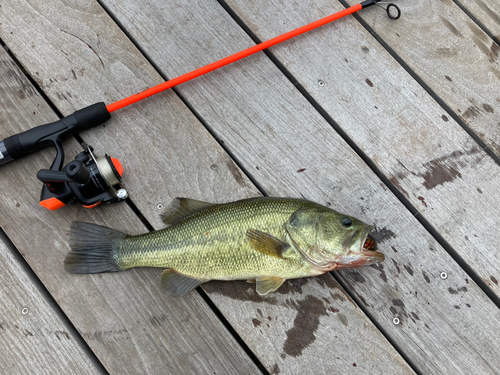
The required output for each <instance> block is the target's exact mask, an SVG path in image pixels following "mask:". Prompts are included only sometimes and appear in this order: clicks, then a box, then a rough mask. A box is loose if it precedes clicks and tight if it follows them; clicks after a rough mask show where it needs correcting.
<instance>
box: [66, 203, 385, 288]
mask: <svg viewBox="0 0 500 375" xmlns="http://www.w3.org/2000/svg"><path fill="white" fill-rule="evenodd" d="M162 219H163V221H164V222H165V223H166V224H168V225H169V226H168V227H167V228H165V229H163V230H159V231H155V232H152V233H147V234H142V235H138V236H129V235H126V234H125V233H121V232H119V231H115V230H113V229H109V228H106V227H102V226H99V225H95V224H90V223H84V222H74V223H73V224H72V226H71V233H70V247H71V252H70V253H69V254H68V255H67V256H66V259H65V261H64V266H65V269H66V271H67V272H70V273H99V272H115V271H124V270H127V269H129V268H133V267H161V268H166V270H165V271H163V273H162V276H161V286H162V290H164V291H165V292H166V293H167V294H169V295H171V296H174V297H180V296H183V295H185V294H187V293H188V292H190V291H191V290H192V289H193V288H196V287H197V286H199V285H200V284H202V283H204V282H206V281H209V280H248V281H249V282H256V289H257V292H258V293H259V294H260V295H265V294H267V293H269V292H272V291H275V290H276V289H278V288H279V287H280V286H281V285H282V284H283V282H284V281H285V280H286V279H295V278H301V277H308V276H317V275H321V274H323V273H325V272H328V271H332V270H336V269H340V268H355V267H361V266H365V265H368V264H372V263H377V262H382V261H383V260H384V255H383V254H381V253H379V252H377V251H376V249H375V248H376V244H375V242H374V240H373V239H371V238H368V233H369V232H370V231H371V230H372V229H373V227H372V226H370V225H367V224H365V223H363V222H361V221H360V220H358V219H355V218H353V217H351V216H348V215H344V214H341V213H338V212H335V211H334V210H331V209H329V208H327V207H324V206H321V205H319V204H317V203H314V202H310V201H307V200H303V199H292V198H272V197H259V198H251V199H245V200H240V201H236V202H230V203H226V204H211V203H205V202H200V201H196V200H192V199H187V198H176V199H174V201H173V202H172V203H171V204H170V206H169V207H168V208H167V209H166V210H165V212H164V214H163V215H162Z"/></svg>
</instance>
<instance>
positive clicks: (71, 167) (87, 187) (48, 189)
mask: <svg viewBox="0 0 500 375" xmlns="http://www.w3.org/2000/svg"><path fill="white" fill-rule="evenodd" d="M110 117H111V116H110V114H109V112H108V110H107V109H106V106H105V105H104V103H97V104H94V105H91V106H89V107H86V108H84V109H81V110H79V111H76V112H75V113H74V114H72V115H70V116H67V117H65V118H63V119H61V120H59V121H56V122H53V123H50V124H46V125H41V126H38V127H36V128H33V129H30V130H27V131H25V132H23V133H19V134H16V135H13V136H12V137H9V138H6V139H4V140H3V141H2V140H0V165H1V164H5V163H7V162H9V161H11V160H14V159H18V158H20V157H22V156H24V155H27V154H29V153H31V152H34V151H37V150H39V149H41V148H43V147H46V146H49V145H53V146H54V147H55V148H56V151H57V154H56V158H55V159H54V162H53V163H52V165H51V167H50V169H42V170H40V171H39V172H38V174H37V178H38V179H39V180H40V181H42V182H43V183H44V186H43V188H42V194H41V198H40V205H41V206H43V207H45V208H47V209H49V210H57V209H59V208H61V207H63V206H65V205H66V204H68V203H71V202H74V201H77V202H79V203H81V204H82V205H83V206H84V207H86V208H94V207H96V206H98V205H99V204H101V203H109V202H118V201H122V200H124V199H126V198H127V197H128V194H127V191H126V190H125V189H123V188H122V187H121V186H120V182H121V179H122V174H123V167H122V165H121V164H120V162H119V161H118V159H115V158H112V157H109V156H108V155H105V156H103V157H100V158H98V157H96V156H95V155H94V153H93V151H94V150H93V149H92V147H91V146H89V145H87V144H86V143H85V142H81V145H82V147H83V149H84V151H82V152H80V153H79V154H78V155H77V156H76V158H75V160H73V161H71V162H70V163H68V164H67V165H66V166H64V167H63V165H64V150H63V147H62V141H63V140H65V139H67V138H69V137H70V136H71V135H77V134H78V133H80V131H82V130H86V129H89V128H91V127H93V126H96V125H99V124H102V123H103V122H105V121H106V120H108V119H109V118H110Z"/></svg>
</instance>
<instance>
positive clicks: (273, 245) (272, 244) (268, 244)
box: [247, 229, 290, 259]
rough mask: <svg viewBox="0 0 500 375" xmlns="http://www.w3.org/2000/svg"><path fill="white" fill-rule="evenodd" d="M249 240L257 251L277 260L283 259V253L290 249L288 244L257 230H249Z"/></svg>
mask: <svg viewBox="0 0 500 375" xmlns="http://www.w3.org/2000/svg"><path fill="white" fill-rule="evenodd" d="M247 238H248V240H249V241H250V245H251V246H252V247H253V248H254V249H255V250H257V251H259V252H261V253H263V254H266V255H269V256H272V257H275V258H281V259H283V253H284V252H285V250H286V249H288V248H289V247H290V245H288V244H287V243H286V242H283V241H281V240H280V239H278V238H276V237H274V236H271V235H270V234H268V233H264V232H261V231H260V230H257V229H249V230H247Z"/></svg>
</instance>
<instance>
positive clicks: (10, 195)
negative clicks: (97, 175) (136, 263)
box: [0, 2, 260, 374]
mask: <svg viewBox="0 0 500 375" xmlns="http://www.w3.org/2000/svg"><path fill="white" fill-rule="evenodd" d="M20 4H21V3H20V2H17V3H16V4H11V5H13V6H14V5H20ZM32 4H33V3H32ZM8 5H9V4H2V8H1V9H2V10H3V11H6V10H7V8H9V7H8ZM44 9H48V8H44ZM30 14H31V13H30V12H28V11H27V12H25V13H22V12H20V13H16V17H13V18H9V19H10V21H11V22H13V23H15V22H17V21H20V20H22V19H24V20H29V19H30V18H29V17H30ZM4 17H5V14H2V17H1V22H2V24H3V25H4V26H5V18H4ZM38 17H40V20H42V19H43V17H42V16H41V15H40V14H38ZM35 18H36V17H35ZM19 23H20V24H21V25H22V26H21V27H24V26H25V25H24V24H23V23H22V22H19ZM35 24H36V22H35V21H33V22H32V23H31V25H32V26H34V25H35ZM13 32H14V33H17V29H15V28H14V29H13ZM32 32H34V33H36V29H32ZM40 34H43V33H42V32H40ZM12 35H14V34H12ZM62 35H66V34H64V33H62ZM2 38H3V36H2ZM75 40H76V39H75ZM20 42H21V41H20ZM28 46H29V48H31V47H30V45H28ZM64 48H66V47H64ZM20 50H21V48H20ZM67 50H68V52H69V51H70V50H69V49H67ZM49 52H50V51H49ZM128 53H130V52H128ZM21 55H22V53H20V54H19V55H18V56H19V57H22V56H21ZM38 58H41V56H38ZM46 58H47V60H50V56H46ZM117 59H118V57H117ZM42 60H43V58H42ZM123 60H126V59H123ZM60 68H61V69H65V70H68V71H71V69H70V68H68V66H67V65H61V66H60ZM54 73H55V74H56V75H57V76H58V74H60V73H61V72H60V71H59V70H57V69H56V68H54ZM54 77H55V76H54ZM103 81H104V78H103ZM77 93H78V91H76V92H74V94H75V96H76V95H77ZM65 95H68V94H65ZM185 112H187V111H185ZM176 115H177V116H179V117H182V115H180V114H179V112H177V113H176ZM55 117H56V116H55V115H54V113H53V112H52V111H51V110H50V108H49V107H48V105H47V104H46V103H45V102H44V101H43V100H42V99H41V98H40V97H39V96H38V94H37V92H36V90H35V89H34V88H33V87H32V86H30V84H29V82H28V81H27V80H26V77H24V75H23V74H22V73H21V72H20V71H19V69H18V68H17V67H16V65H15V64H14V63H13V62H12V61H11V60H10V59H9V57H8V56H6V53H5V51H4V50H3V49H0V124H1V125H0V129H1V130H0V131H1V134H2V136H1V137H2V138H3V137H4V136H7V135H12V134H15V133H17V132H19V131H20V130H22V129H26V128H29V127H32V126H35V125H39V124H42V123H46V122H49V121H53V120H54V119H55ZM185 117H186V118H188V119H189V116H188V115H187V116H185ZM179 122H180V123H182V122H181V121H179ZM184 124H185V125H187V124H186V123H184ZM145 125H147V123H146V124H145ZM129 141H130V139H129ZM130 142H131V141H130ZM94 145H95V146H97V147H96V152H100V153H101V154H102V153H104V150H103V146H104V143H103V144H99V143H94ZM139 151H140V150H135V152H139ZM66 152H67V155H72V156H74V155H76V154H77V152H78V147H77V144H76V142H68V144H67V145H66ZM110 152H111V153H112V154H115V153H114V152H113V150H112V151H110ZM214 154H216V153H212V155H214ZM52 157H53V151H52V150H44V151H43V152H39V153H37V154H36V155H30V156H28V157H26V158H25V159H23V160H19V161H15V162H13V163H10V164H7V165H4V166H2V167H1V168H0V191H2V194H1V195H0V207H1V208H0V210H1V212H2V214H1V215H0V226H2V228H3V229H4V230H5V232H6V233H7V234H8V235H9V237H10V238H11V239H12V241H13V242H14V243H15V244H16V246H17V247H18V249H19V250H20V251H21V253H22V254H23V256H24V257H25V258H26V259H27V261H28V262H29V263H30V265H31V267H32V268H33V269H34V271H35V272H36V273H37V275H38V276H39V278H40V279H41V280H42V282H43V283H44V284H45V286H46V287H47V289H48V290H49V291H50V293H51V294H52V295H53V297H54V298H55V300H56V301H57V302H58V303H59V304H60V306H61V307H62V308H63V310H64V311H65V313H66V314H67V316H68V317H69V318H70V319H71V321H72V322H73V324H74V325H75V326H76V327H77V329H78V330H79V332H80V333H81V335H82V336H83V338H84V339H85V340H86V341H87V343H88V344H89V346H90V347H91V348H92V350H93V351H94V352H95V353H96V355H97V356H98V358H99V359H100V360H101V362H102V363H103V365H104V366H105V367H106V369H107V370H108V371H109V372H110V373H116V374H125V373H136V374H137V373H141V374H142V373H149V374H159V373H162V374H163V373H165V372H166V371H168V372H170V373H178V374H180V373H199V374H206V373H214V372H216V373H225V374H235V373H260V371H259V370H258V369H257V368H256V366H255V365H254V363H253V362H252V361H251V360H250V359H249V358H248V356H247V354H246V353H245V352H244V351H243V350H242V349H241V347H240V346H239V345H238V343H237V342H236V340H234V338H233V337H232V335H231V334H229V333H228V331H227V329H226V328H225V327H224V326H223V325H222V324H221V323H220V321H219V319H218V318H217V316H216V315H215V314H214V313H213V312H212V310H211V309H210V308H209V307H208V306H207V304H206V303H205V302H204V301H203V299H202V298H201V297H200V296H199V294H197V293H192V294H191V295H189V296H188V298H184V299H182V300H171V299H167V298H166V297H165V296H164V295H162V293H161V292H160V289H159V273H158V272H155V270H139V271H133V272H127V273H123V274H118V275H94V276H89V275H81V276H75V275H69V274H66V273H64V270H63V265H62V262H63V259H64V256H65V254H66V253H67V252H68V251H69V248H68V244H67V233H68V231H69V225H70V223H71V221H73V220H84V221H97V222H99V223H102V224H104V225H108V226H113V227H115V228H119V229H121V230H124V231H127V232H130V233H141V232H144V231H145V230H146V229H145V228H144V226H143V225H142V224H141V222H140V221H139V220H138V219H137V218H136V216H135V215H134V214H133V212H132V211H131V210H130V209H129V208H128V206H127V205H125V204H120V205H118V204H116V205H110V206H106V207H100V208H99V209H98V210H93V211H89V210H86V209H84V208H82V207H76V206H72V207H66V208H64V209H61V210H59V211H57V212H49V211H47V210H45V209H43V208H41V207H39V206H38V199H39V191H40V188H41V186H40V185H41V184H40V182H38V181H37V180H36V177H35V176H36V172H37V171H38V170H39V169H41V168H47V166H49V165H50V162H51V159H52ZM213 158H214V159H215V160H218V158H217V156H216V155H215V156H213ZM122 160H124V159H122ZM207 169H209V168H207ZM203 181H206V179H205V180H203ZM112 276H117V277H112ZM62 339H64V338H62ZM19 355H24V354H23V353H19ZM26 355H29V352H27V353H26Z"/></svg>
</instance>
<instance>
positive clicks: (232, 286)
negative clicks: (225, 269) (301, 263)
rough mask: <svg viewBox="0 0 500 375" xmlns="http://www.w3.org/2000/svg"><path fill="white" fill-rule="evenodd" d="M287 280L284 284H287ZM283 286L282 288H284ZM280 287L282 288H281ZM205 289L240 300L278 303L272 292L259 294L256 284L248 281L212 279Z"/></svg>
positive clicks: (204, 286) (208, 291)
mask: <svg viewBox="0 0 500 375" xmlns="http://www.w3.org/2000/svg"><path fill="white" fill-rule="evenodd" d="M285 284H287V281H285V283H284V284H283V286H285ZM283 286H282V287H281V288H283ZM281 288H280V289H281ZM203 289H204V290H205V291H206V292H207V293H209V294H212V293H217V294H221V295H223V296H224V297H228V298H231V299H234V300H238V301H248V302H256V303H268V304H271V305H277V304H278V300H277V298H276V297H274V296H272V295H271V294H269V295H267V296H261V295H259V294H258V293H257V292H256V290H255V285H254V284H249V283H247V282H246V281H243V280H238V281H218V280H212V281H209V282H208V283H205V284H203Z"/></svg>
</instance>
